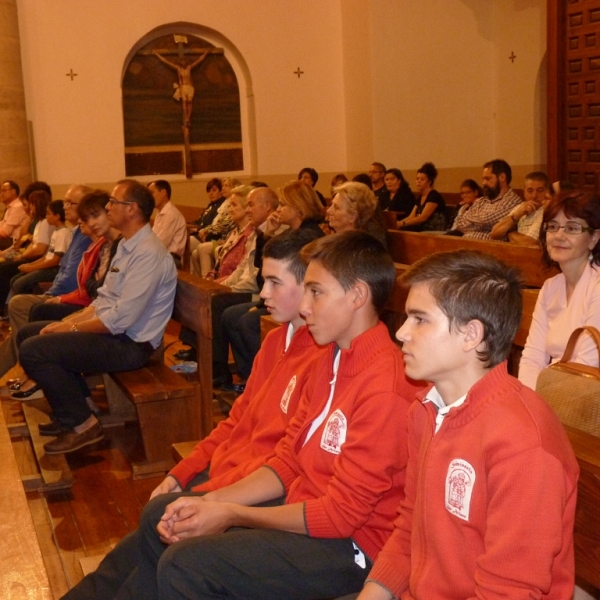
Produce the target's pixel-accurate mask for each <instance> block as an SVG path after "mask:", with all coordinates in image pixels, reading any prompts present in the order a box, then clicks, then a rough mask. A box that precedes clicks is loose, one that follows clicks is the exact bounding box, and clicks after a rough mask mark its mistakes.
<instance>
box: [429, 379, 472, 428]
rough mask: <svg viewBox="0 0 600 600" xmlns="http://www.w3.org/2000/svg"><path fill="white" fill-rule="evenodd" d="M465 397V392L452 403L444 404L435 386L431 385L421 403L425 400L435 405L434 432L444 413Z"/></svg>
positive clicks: (442, 420) (440, 424)
mask: <svg viewBox="0 0 600 600" xmlns="http://www.w3.org/2000/svg"><path fill="white" fill-rule="evenodd" d="M466 399H467V394H465V395H464V396H461V397H460V398H459V399H458V400H455V401H454V402H453V403H452V404H448V405H446V403H445V402H444V401H443V400H442V397H441V396H440V393H439V392H438V391H437V389H436V387H435V386H433V387H432V388H431V389H430V390H429V392H427V396H425V400H423V404H425V403H426V402H432V403H433V404H435V405H436V406H437V409H438V411H437V415H436V417H435V433H437V432H438V431H439V430H440V427H441V426H442V423H443V422H444V419H445V418H446V415H447V414H448V413H449V412H450V411H451V410H452V409H453V408H458V407H459V406H460V405H461V404H463V403H464V401H465V400H466Z"/></svg>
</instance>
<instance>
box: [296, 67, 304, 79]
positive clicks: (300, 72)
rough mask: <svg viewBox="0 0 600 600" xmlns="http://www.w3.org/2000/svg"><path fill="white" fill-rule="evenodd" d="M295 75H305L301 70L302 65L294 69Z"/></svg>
mask: <svg viewBox="0 0 600 600" xmlns="http://www.w3.org/2000/svg"><path fill="white" fill-rule="evenodd" d="M294 75H298V79H300V76H301V75H304V71H301V70H300V67H298V70H297V71H294Z"/></svg>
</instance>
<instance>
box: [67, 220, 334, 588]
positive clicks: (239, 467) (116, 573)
mask: <svg viewBox="0 0 600 600" xmlns="http://www.w3.org/2000/svg"><path fill="white" fill-rule="evenodd" d="M315 238H316V235H315V233H314V232H312V231H309V230H305V229H298V230H295V231H286V232H284V233H282V234H281V235H278V236H276V237H274V238H272V239H271V240H270V241H269V242H267V244H266V245H265V248H264V250H263V259H264V261H263V276H264V280H265V283H264V286H263V289H262V292H261V296H262V298H263V299H264V300H265V304H266V306H267V307H268V309H269V312H270V313H271V316H272V317H273V319H274V320H275V321H277V322H279V323H283V325H282V326H281V327H279V328H277V329H276V330H274V331H271V332H270V333H269V334H268V335H267V336H266V338H265V340H264V342H263V344H262V347H261V349H260V351H259V353H258V355H257V357H256V360H255V361H254V365H253V367H252V373H251V375H250V377H249V379H248V383H247V385H246V389H245V391H244V393H243V394H242V395H241V396H240V397H239V398H238V399H237V400H236V401H235V403H234V405H233V408H232V409H231V413H230V414H229V417H228V418H227V419H225V420H224V421H221V423H219V425H218V426H217V427H216V428H215V429H214V430H213V431H212V433H211V434H210V435H209V436H208V437H206V438H204V439H203V440H202V441H201V442H199V443H198V444H197V445H196V447H195V448H194V450H193V451H192V453H191V454H190V455H189V456H188V457H187V458H184V459H183V460H182V461H181V462H180V463H179V464H177V465H176V466H175V467H173V469H171V471H170V472H169V474H168V475H167V477H166V478H165V479H164V481H163V482H162V483H161V484H160V485H158V486H157V488H156V489H155V490H154V491H153V492H152V495H151V498H154V497H155V496H159V495H161V494H167V495H169V496H170V497H171V498H172V499H174V498H175V496H174V495H171V494H170V493H171V492H181V491H182V489H185V490H193V491H194V492H207V491H209V490H212V489H217V488H219V487H223V486H226V485H229V484H230V483H234V482H236V481H238V480H239V479H241V478H242V477H244V476H246V475H247V474H249V473H252V472H253V471H254V470H256V469H257V468H258V467H260V466H261V465H263V464H264V463H265V461H267V460H268V459H269V458H271V457H272V456H273V452H274V449H275V445H276V444H277V442H278V441H279V440H280V439H281V438H282V437H283V435H284V433H285V429H286V427H287V425H288V423H289V421H290V419H291V417H292V416H293V415H294V413H295V412H296V409H297V407H298V401H299V399H300V393H301V390H302V388H303V387H304V384H305V381H306V379H307V377H308V374H309V373H310V371H311V365H312V364H313V363H314V362H315V361H318V360H319V359H320V358H322V357H324V355H325V352H326V349H325V348H320V347H318V346H317V345H316V344H315V342H314V340H313V338H312V336H311V335H310V333H309V332H308V329H307V328H306V327H305V326H304V319H303V318H302V317H301V315H300V301H301V300H302V297H303V295H304V283H303V279H304V273H305V271H306V265H305V264H304V262H303V261H302V259H301V258H300V256H299V253H300V250H301V249H302V247H303V246H305V245H306V244H308V243H310V242H311V241H313V240H314V239H315ZM165 497H166V496H165ZM138 535H139V530H138V531H135V532H133V533H132V534H130V535H128V536H127V537H125V538H124V539H123V540H122V541H121V542H120V543H119V544H118V545H117V546H116V547H115V549H114V550H113V551H112V552H110V553H109V554H108V555H107V556H106V558H105V559H104V561H103V562H102V563H101V564H100V566H99V568H98V569H97V570H96V571H95V572H94V573H91V574H90V575H88V576H87V577H85V578H84V579H83V580H82V581H81V582H80V583H79V584H78V585H77V586H75V587H74V588H73V589H72V590H71V591H70V592H69V593H68V594H67V596H66V598H70V599H75V598H81V599H84V598H85V599H89V598H111V597H113V596H115V595H116V593H117V591H118V590H119V588H120V587H121V585H122V584H123V582H124V581H125V580H126V579H127V578H128V577H129V576H130V575H131V573H132V572H133V571H134V570H135V568H136V567H137V556H136V553H137V545H138V543H139V539H138Z"/></svg>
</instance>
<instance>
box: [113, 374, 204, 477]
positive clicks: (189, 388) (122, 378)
mask: <svg viewBox="0 0 600 600" xmlns="http://www.w3.org/2000/svg"><path fill="white" fill-rule="evenodd" d="M109 377H110V378H111V380H112V381H113V382H114V383H115V384H116V385H117V386H118V388H119V389H120V390H121V391H122V392H123V394H124V396H125V397H126V398H127V399H128V400H129V401H130V402H131V403H132V405H133V407H135V413H136V415H137V420H138V423H139V427H140V433H141V436H142V443H143V446H144V453H145V460H144V461H143V462H138V463H133V464H132V471H133V478H134V479H136V478H138V477H142V476H148V475H150V474H156V473H161V472H166V471H168V470H169V469H170V468H171V467H172V466H173V461H172V459H171V444H173V443H174V442H179V441H184V440H189V439H195V438H197V437H199V436H200V435H201V427H200V424H201V419H202V417H201V405H200V389H199V388H200V385H199V383H198V382H193V381H187V380H186V379H185V378H184V377H182V376H181V375H179V374H178V373H175V372H174V371H173V370H172V369H170V368H169V367H167V366H166V365H165V364H163V363H155V364H151V365H148V366H146V367H143V368H141V369H137V370H136V371H122V372H120V373H110V374H109ZM107 397H108V398H109V408H110V410H111V416H113V417H114V416H115V412H116V411H115V405H114V404H113V405H111V398H114V397H115V395H114V394H108V393H107ZM117 397H118V396H117ZM117 414H119V413H118V412H117Z"/></svg>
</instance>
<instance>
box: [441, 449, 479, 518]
mask: <svg viewBox="0 0 600 600" xmlns="http://www.w3.org/2000/svg"><path fill="white" fill-rule="evenodd" d="M476 477H477V474H476V473H475V469H474V468H473V467H472V465H470V464H469V463H468V462H467V461H466V460H463V459H461V458H455V459H454V460H452V461H451V462H450V466H449V467H448V476H447V477H446V510H447V511H448V512H450V513H452V514H453V515H455V516H457V517H458V518H459V519H463V520H465V521H468V520H469V511H470V509H471V496H472V494H473V487H474V486H475V479H476Z"/></svg>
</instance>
